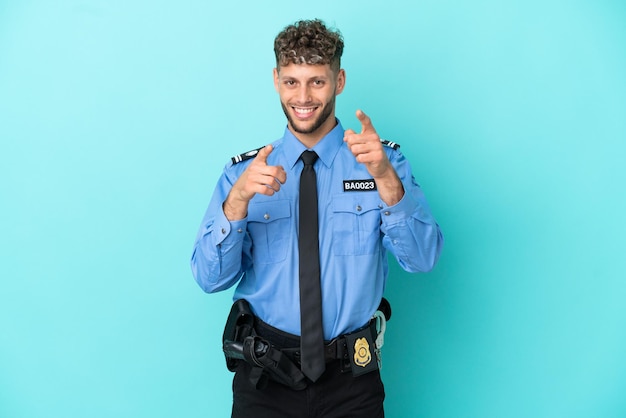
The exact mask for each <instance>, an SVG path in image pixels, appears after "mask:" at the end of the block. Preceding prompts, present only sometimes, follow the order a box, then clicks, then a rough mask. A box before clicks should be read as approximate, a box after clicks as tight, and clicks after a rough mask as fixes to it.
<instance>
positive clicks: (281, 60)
mask: <svg viewBox="0 0 626 418" xmlns="http://www.w3.org/2000/svg"><path fill="white" fill-rule="evenodd" d="M342 53H343V37H342V36H341V32H339V30H337V29H334V30H331V29H328V28H327V27H326V25H325V24H324V22H322V21H321V20H319V19H314V20H300V21H298V22H296V23H294V24H292V25H289V26H287V27H285V29H283V30H282V32H280V33H279V34H278V35H277V36H276V39H274V54H275V55H276V68H277V69H279V70H280V66H285V65H289V64H291V63H293V64H322V65H323V64H330V67H331V68H332V69H333V71H335V72H337V71H339V68H340V67H341V54H342Z"/></svg>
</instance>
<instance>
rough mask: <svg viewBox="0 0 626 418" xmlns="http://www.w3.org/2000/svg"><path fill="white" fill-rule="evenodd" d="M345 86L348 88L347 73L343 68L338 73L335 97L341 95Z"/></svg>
mask: <svg viewBox="0 0 626 418" xmlns="http://www.w3.org/2000/svg"><path fill="white" fill-rule="evenodd" d="M345 86H346V72H345V70H344V69H343V68H342V69H340V70H339V72H338V73H337V78H336V82H335V95H339V94H341V92H342V91H343V88H344V87H345Z"/></svg>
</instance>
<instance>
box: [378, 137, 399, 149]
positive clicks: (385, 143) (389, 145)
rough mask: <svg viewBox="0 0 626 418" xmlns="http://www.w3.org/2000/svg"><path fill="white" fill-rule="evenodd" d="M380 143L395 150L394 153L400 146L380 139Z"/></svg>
mask: <svg viewBox="0 0 626 418" xmlns="http://www.w3.org/2000/svg"><path fill="white" fill-rule="evenodd" d="M380 142H382V143H383V145H386V146H388V147H391V148H393V149H395V150H396V151H397V150H398V148H400V144H398V143H396V142H393V141H387V140H386V139H382V138H381V139H380Z"/></svg>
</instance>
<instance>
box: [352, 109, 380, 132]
mask: <svg viewBox="0 0 626 418" xmlns="http://www.w3.org/2000/svg"><path fill="white" fill-rule="evenodd" d="M356 117H357V119H358V120H359V121H360V122H361V133H362V134H364V133H372V132H373V133H375V132H376V129H374V125H372V120H371V119H370V117H369V116H367V115H366V114H365V112H363V111H362V110H361V109H359V110H357V111H356Z"/></svg>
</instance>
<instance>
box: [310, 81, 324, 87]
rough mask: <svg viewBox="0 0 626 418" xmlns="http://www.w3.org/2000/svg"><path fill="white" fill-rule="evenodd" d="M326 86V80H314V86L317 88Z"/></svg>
mask: <svg viewBox="0 0 626 418" xmlns="http://www.w3.org/2000/svg"><path fill="white" fill-rule="evenodd" d="M324 84H326V81H324V80H314V81H313V85H314V86H316V87H322V86H324Z"/></svg>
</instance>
